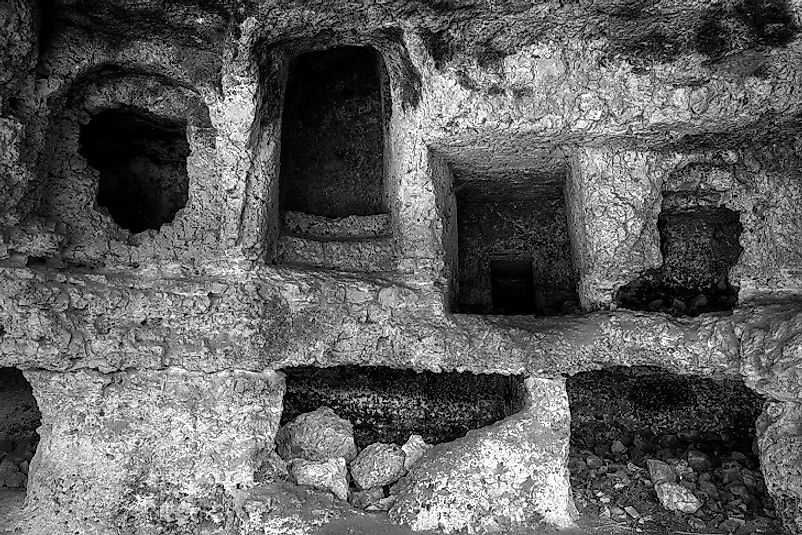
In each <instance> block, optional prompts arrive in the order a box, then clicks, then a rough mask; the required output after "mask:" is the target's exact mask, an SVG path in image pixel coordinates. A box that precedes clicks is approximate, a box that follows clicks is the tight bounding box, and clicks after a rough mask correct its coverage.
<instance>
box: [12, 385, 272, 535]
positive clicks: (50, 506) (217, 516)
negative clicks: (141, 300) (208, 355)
mask: <svg viewBox="0 0 802 535" xmlns="http://www.w3.org/2000/svg"><path fill="white" fill-rule="evenodd" d="M25 375H26V377H27V378H28V380H29V381H30V382H31V385H32V386H33V391H34V394H35V396H36V398H37V401H38V403H39V408H40V409H41V411H42V419H43V422H44V423H43V426H42V428H41V429H40V434H41V437H42V438H41V442H40V445H39V448H38V449H37V453H36V455H35V456H34V459H33V462H32V463H31V468H30V476H29V483H28V488H29V493H30V495H31V496H36V497H37V499H36V500H31V501H30V502H29V504H28V506H27V507H26V510H25V511H24V519H23V520H22V521H21V525H22V526H24V527H25V529H26V530H28V531H29V532H30V533H35V534H36V533H59V532H60V531H59V530H64V529H65V527H66V529H68V530H70V531H80V532H82V533H97V534H101V533H108V532H109V531H110V530H114V529H116V528H117V527H119V526H120V525H138V526H142V527H143V528H144V527H147V528H148V529H162V530H166V531H170V530H173V531H181V530H184V529H186V528H187V526H193V525H197V524H198V523H201V524H204V525H207V526H208V527H209V528H210V529H213V528H214V529H217V528H219V529H224V527H225V525H226V524H227V523H228V522H230V519H227V516H226V515H225V514H224V513H222V512H223V511H225V510H227V509H229V508H230V507H231V504H232V501H233V499H234V496H235V494H236V492H237V488H238V487H241V486H249V485H252V484H253V474H254V472H255V470H256V468H257V466H256V464H257V458H258V455H259V452H260V450H261V448H264V447H265V445H271V444H272V442H273V439H274V436H275V433H276V430H277V428H278V421H279V415H280V411H281V409H280V407H281V396H282V395H283V392H284V383H283V379H282V378H281V377H280V376H279V375H278V374H276V373H274V372H268V373H254V372H244V371H234V372H221V373H214V374H202V373H190V372H186V371H183V370H164V371H159V372H156V371H152V372H143V371H133V372H118V373H114V374H102V373H98V372H88V371H83V372H75V373H52V372H44V371H28V372H25ZM123 460H125V461H124V462H123ZM136 497H139V498H136Z"/></svg>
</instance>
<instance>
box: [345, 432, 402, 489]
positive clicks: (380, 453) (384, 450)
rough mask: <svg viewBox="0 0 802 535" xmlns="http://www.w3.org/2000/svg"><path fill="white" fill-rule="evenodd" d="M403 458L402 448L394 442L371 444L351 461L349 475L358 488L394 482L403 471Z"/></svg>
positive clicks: (381, 485) (380, 485) (369, 487)
mask: <svg viewBox="0 0 802 535" xmlns="http://www.w3.org/2000/svg"><path fill="white" fill-rule="evenodd" d="M405 458H406V455H405V454H404V452H403V450H402V449H401V448H400V447H399V446H396V445H395V444H382V443H379V442H377V443H375V444H371V445H370V446H368V447H366V448H365V449H363V450H362V451H360V452H359V455H357V456H356V459H354V460H353V462H351V477H352V478H353V479H354V482H355V483H356V484H357V486H358V487H359V488H360V489H371V488H374V487H383V486H385V485H389V484H390V483H395V482H396V481H398V478H400V477H401V475H402V474H403V473H404V459H405Z"/></svg>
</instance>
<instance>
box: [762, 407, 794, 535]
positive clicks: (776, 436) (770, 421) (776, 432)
mask: <svg viewBox="0 0 802 535" xmlns="http://www.w3.org/2000/svg"><path fill="white" fill-rule="evenodd" d="M757 440H758V448H759V449H760V470H761V471H762V472H763V476H764V477H765V481H766V487H767V488H768V491H769V494H770V495H771V497H772V498H773V499H774V506H775V509H776V511H777V515H778V516H779V517H780V519H781V520H782V522H783V524H784V526H785V529H786V530H787V531H788V533H789V534H791V535H799V534H802V401H796V402H791V401H786V402H770V403H766V406H765V408H764V409H763V414H761V415H760V417H759V418H758V420H757Z"/></svg>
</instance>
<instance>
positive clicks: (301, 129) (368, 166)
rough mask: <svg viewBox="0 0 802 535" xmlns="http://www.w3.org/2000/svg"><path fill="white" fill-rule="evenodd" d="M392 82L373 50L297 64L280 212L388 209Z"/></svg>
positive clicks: (306, 58)
mask: <svg viewBox="0 0 802 535" xmlns="http://www.w3.org/2000/svg"><path fill="white" fill-rule="evenodd" d="M386 80H387V74H386V69H385V67H384V62H383V61H382V58H381V55H380V54H379V53H378V51H376V50H375V49H373V48H371V47H364V46H341V47H336V48H330V49H327V50H319V51H313V52H307V53H303V54H301V55H299V56H297V57H295V58H294V59H292V60H291V62H290V66H289V74H288V79H287V89H286V92H285V99H284V113H283V117H282V131H281V171H280V186H279V198H280V207H281V210H282V211H285V210H290V211H295V212H302V213H306V214H310V215H317V216H324V217H328V218H343V217H348V216H367V215H376V214H382V213H386V212H387V206H386V200H385V193H384V150H385V142H384V138H385V132H386V130H387V124H388V120H389V113H388V111H389V109H390V107H389V91H387V87H386V85H387V84H386ZM385 100H386V101H387V102H385Z"/></svg>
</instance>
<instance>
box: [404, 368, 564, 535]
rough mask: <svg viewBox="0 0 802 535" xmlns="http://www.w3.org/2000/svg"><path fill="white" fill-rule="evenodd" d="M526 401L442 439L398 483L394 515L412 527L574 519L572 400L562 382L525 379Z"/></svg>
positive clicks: (455, 528) (447, 528)
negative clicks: (518, 408) (503, 414)
mask: <svg viewBox="0 0 802 535" xmlns="http://www.w3.org/2000/svg"><path fill="white" fill-rule="evenodd" d="M526 387H527V390H528V396H529V397H528V399H527V403H526V408H525V409H524V410H523V411H522V412H520V413H518V414H515V415H513V416H510V417H509V418H507V419H505V420H502V421H501V422H499V423H497V424H494V425H491V426H488V427H485V428H482V429H479V430H475V431H471V432H469V433H468V435H467V436H465V437H464V438H461V439H457V440H455V441H454V442H451V443H448V444H440V445H437V446H435V448H434V449H433V450H432V451H431V452H429V454H428V455H427V456H426V457H425V458H424V459H423V460H421V461H420V462H419V463H418V464H417V465H415V466H413V467H412V470H411V471H410V473H409V474H408V475H407V476H405V477H404V478H403V479H402V480H401V481H400V482H399V483H398V484H397V485H396V486H395V487H393V489H392V493H393V494H394V495H396V501H395V504H394V505H393V506H392V508H391V509H390V517H391V518H392V519H394V520H396V521H398V522H400V523H402V524H405V525H408V526H410V527H411V528H412V529H414V530H442V531H444V532H446V533H453V532H456V531H459V530H463V529H467V528H468V526H493V525H500V526H508V527H509V526H515V525H534V524H537V523H538V522H539V521H541V520H544V521H546V522H548V523H551V524H555V525H560V526H568V525H571V524H572V518H573V515H574V514H575V512H576V511H575V509H574V506H573V504H572V503H571V499H570V491H569V483H568V474H567V470H566V468H565V461H566V456H567V454H568V450H567V436H568V422H569V414H568V399H567V396H566V394H565V387H564V383H563V382H562V381H556V380H546V379H527V381H526Z"/></svg>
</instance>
